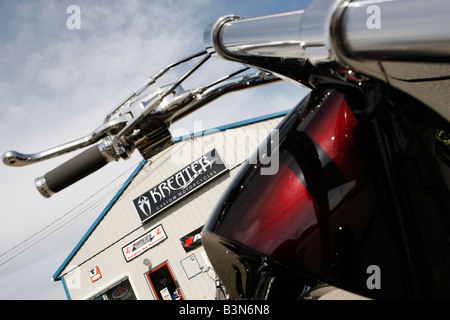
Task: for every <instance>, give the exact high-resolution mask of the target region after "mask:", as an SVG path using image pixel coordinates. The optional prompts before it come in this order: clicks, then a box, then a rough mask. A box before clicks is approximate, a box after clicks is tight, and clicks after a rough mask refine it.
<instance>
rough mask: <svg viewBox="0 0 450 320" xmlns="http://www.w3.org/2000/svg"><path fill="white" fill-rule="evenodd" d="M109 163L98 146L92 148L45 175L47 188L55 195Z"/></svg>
mask: <svg viewBox="0 0 450 320" xmlns="http://www.w3.org/2000/svg"><path fill="white" fill-rule="evenodd" d="M107 163H108V161H107V160H106V159H105V157H104V156H103V155H102V154H101V152H100V150H99V148H98V146H97V145H95V146H93V147H90V148H89V149H87V150H86V151H83V152H82V153H80V154H79V155H77V156H75V157H73V158H72V159H70V160H69V161H67V162H65V163H63V164H62V165H60V166H59V167H57V168H55V169H53V170H52V171H50V172H47V173H46V174H45V175H44V179H45V181H46V184H47V187H48V189H49V190H51V191H52V192H53V193H56V192H59V191H61V190H63V189H65V188H67V187H68V186H70V185H72V184H73V183H75V182H77V181H79V180H81V179H83V178H85V177H87V176H88V175H90V174H91V173H93V172H95V171H97V170H98V169H100V168H102V167H103V166H105V165H106V164H107Z"/></svg>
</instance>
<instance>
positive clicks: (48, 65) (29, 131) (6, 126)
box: [0, 0, 309, 299]
mask: <svg viewBox="0 0 450 320" xmlns="http://www.w3.org/2000/svg"><path fill="white" fill-rule="evenodd" d="M308 2H309V1H303V0H298V1H290V0H281V1H275V0H272V1H269V0H248V1H242V0H241V1H235V0H232V1H219V0H190V1H181V0H179V1H170V0H165V1H151V0H147V1H144V0H135V1H128V0H127V1H73V0H71V1H30V0H22V1H13V0H2V1H1V2H0V21H1V27H0V43H1V48H2V50H1V52H0V65H1V66H2V70H1V72H0V136H1V137H2V139H1V140H0V152H1V153H3V152H5V151H8V150H17V151H19V152H23V153H34V152H39V151H42V150H45V149H48V148H51V147H54V146H57V145H60V144H62V143H65V142H68V141H71V140H74V139H76V138H79V137H81V136H84V135H86V134H88V133H90V132H91V131H92V130H93V129H94V128H96V127H97V126H99V125H100V124H101V122H102V121H103V119H104V116H105V115H106V113H108V112H109V111H111V110H112V109H113V108H114V107H115V106H116V105H117V103H119V102H120V101H121V100H122V99H123V98H124V97H125V96H126V95H128V94H129V93H131V92H132V91H133V90H135V89H137V88H138V87H139V86H140V85H141V84H142V83H143V82H144V81H146V80H147V79H148V77H149V76H151V75H153V74H154V73H156V72H157V71H159V70H160V69H161V68H163V67H164V66H165V65H167V64H169V63H171V62H173V61H176V60H178V59H180V58H182V57H185V56H188V55H190V54H192V53H195V52H198V51H200V50H203V48H204V47H203V30H204V28H205V27H206V26H207V25H208V24H209V23H211V22H213V21H215V20H216V19H217V18H218V17H220V16H223V15H226V14H230V13H233V14H239V15H245V16H258V15H264V14H269V13H277V12H283V11H287V10H293V9H299V8H304V7H305V6H306V4H307V3H308ZM70 5H77V6H78V7H79V8H80V13H81V14H80V19H81V28H80V29H79V30H76V29H75V30H70V29H68V28H67V25H66V22H67V19H68V18H69V16H70V14H68V13H67V12H66V10H67V7H69V6H70ZM230 64H231V63H227V62H224V61H220V60H219V59H217V61H214V62H213V63H212V66H211V67H210V68H209V69H206V74H203V75H199V78H197V79H196V80H197V81H198V82H200V83H201V80H202V79H203V78H202V77H203V76H205V77H207V76H208V75H211V74H212V73H217V74H218V75H219V76H220V75H221V72H222V70H228V69H227V68H229V67H230ZM231 67H234V66H233V65H232V66H231ZM237 67H239V66H237ZM224 72H225V71H224ZM210 73H211V74H210ZM205 79H206V78H205ZM306 92H307V90H305V89H303V88H300V87H297V86H294V85H293V84H290V83H281V84H275V85H272V86H270V87H263V88H257V89H253V90H250V91H246V92H242V93H234V94H232V95H228V96H225V97H224V98H222V99H220V100H219V101H217V102H214V103H212V104H211V105H210V106H207V107H205V108H204V109H202V110H200V111H198V112H196V113H194V114H193V115H191V116H189V118H186V119H183V120H182V121H180V122H179V123H176V124H175V125H174V126H173V130H181V129H183V130H185V131H190V130H192V129H193V125H194V124H193V122H194V120H201V121H202V126H203V129H207V128H211V127H215V126H218V125H222V124H227V123H231V122H234V121H238V120H242V119H246V118H250V117H254V116H258V115H263V114H267V113H272V112H275V111H280V110H286V109H289V108H291V107H293V106H294V105H295V104H296V103H297V102H298V101H299V100H300V99H301V98H302V97H303V96H304V94H306ZM219 115H220V116H219ZM72 156H73V154H71V155H67V156H63V157H59V158H56V159H53V160H49V161H46V162H42V163H39V164H35V165H32V166H29V167H21V168H11V167H7V166H5V165H3V164H0V176H1V177H2V183H1V184H0V185H1V186H0V188H1V190H0V194H1V200H2V210H1V213H0V226H1V228H2V230H1V240H0V255H1V256H0V287H1V288H2V290H0V299H66V296H65V293H64V291H63V287H62V285H61V283H59V282H57V283H55V282H53V281H51V280H50V277H51V276H52V275H53V273H54V272H55V271H56V270H57V269H58V267H59V266H60V264H61V263H62V262H63V260H64V259H65V257H66V256H67V255H68V254H69V253H70V251H71V250H72V249H73V247H74V246H75V245H76V243H77V242H78V240H79V239H80V238H81V237H82V235H83V234H84V233H85V232H86V230H87V229H88V228H89V226H90V225H91V224H92V222H93V221H94V220H95V218H96V217H97V216H98V215H99V214H100V213H101V211H102V210H103V208H104V207H105V206H106V204H107V202H108V201H109V200H110V199H111V198H112V197H113V195H114V193H115V191H117V190H118V189H119V188H120V186H121V184H122V183H123V182H124V181H125V180H126V178H127V177H128V176H129V175H130V174H131V172H132V170H133V168H134V167H135V166H136V165H137V164H138V163H139V161H140V160H141V157H140V155H139V154H135V155H133V157H132V158H131V159H130V160H128V161H119V162H117V163H111V164H109V165H108V166H107V167H106V168H104V169H102V170H101V171H100V172H97V173H95V174H93V175H91V176H90V177H88V178H86V179H85V180H83V181H81V182H79V183H77V184H76V185H74V186H71V187H69V188H68V189H66V190H64V191H62V192H61V193H59V194H57V195H55V196H54V197H52V198H50V199H44V198H43V197H41V196H40V195H39V194H38V192H37V191H36V190H35V188H34V179H35V178H36V177H39V176H42V175H43V174H45V173H46V172H48V171H49V170H51V169H53V168H54V167H56V166H57V165H59V164H60V163H62V162H63V161H66V160H67V159H69V158H71V157H72ZM105 186H106V187H105ZM99 190H101V191H99ZM96 192H99V193H97V194H96ZM57 219H59V220H57ZM54 221H57V223H55V224H52V225H50V226H49V227H47V228H46V226H48V225H49V224H51V223H52V222H54ZM63 224H65V226H64V227H62V228H59V227H58V226H60V225H63ZM40 230H43V231H42V232H39V231H40ZM37 232H39V233H38V234H37V235H36V236H33V235H34V234H36V233H37ZM27 239H28V240H27ZM25 240H26V241H25ZM23 241H25V242H23ZM22 242H23V243H22ZM21 243H22V244H21ZM9 259H10V260H9ZM7 260H9V261H8V262H6V261H7Z"/></svg>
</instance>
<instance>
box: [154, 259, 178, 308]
mask: <svg viewBox="0 0 450 320" xmlns="http://www.w3.org/2000/svg"><path fill="white" fill-rule="evenodd" d="M146 276H147V279H148V282H149V283H150V286H151V287H152V290H153V293H154V294H155V296H156V298H157V299H158V300H184V297H183V294H182V293H181V289H180V287H179V286H178V283H177V281H176V280H175V277H174V276H173V273H172V270H170V267H169V264H168V263H167V262H164V263H163V264H161V265H159V266H157V267H156V268H154V269H153V270H152V271H150V272H148V273H146Z"/></svg>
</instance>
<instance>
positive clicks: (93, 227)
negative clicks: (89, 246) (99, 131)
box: [53, 159, 147, 281]
mask: <svg viewBox="0 0 450 320" xmlns="http://www.w3.org/2000/svg"><path fill="white" fill-rule="evenodd" d="M146 162H147V161H146V160H145V159H144V160H142V161H141V162H140V163H139V165H138V166H137V167H136V169H134V171H133V173H132V174H131V175H130V177H129V178H128V179H127V181H125V183H124V184H123V186H122V188H120V190H119V191H118V192H117V193H116V195H115V196H114V197H113V198H112V199H111V201H110V202H109V203H108V205H107V206H106V208H105V209H103V211H102V213H101V214H100V215H99V216H98V218H97V219H96V220H95V221H94V223H93V224H92V226H91V227H90V228H89V230H88V231H87V232H86V233H85V234H84V236H83V237H82V238H81V240H80V241H79V242H78V243H77V245H76V246H75V248H74V249H73V250H72V252H71V253H70V254H69V256H68V257H67V258H66V260H64V262H63V263H62V264H61V266H60V267H59V269H58V270H56V272H55V274H54V275H53V281H57V280H60V279H59V276H60V274H61V272H62V271H63V270H64V268H65V267H66V266H67V264H68V263H69V262H70V260H72V258H73V257H74V255H75V254H76V253H77V252H78V250H79V249H80V248H81V246H82V245H83V243H84V242H85V241H86V239H87V238H88V237H89V236H90V235H91V233H92V232H93V231H94V229H95V228H96V227H97V226H98V224H99V223H100V221H101V220H102V219H103V217H104V216H105V215H106V214H107V213H108V211H109V210H110V209H111V208H112V206H113V205H114V204H115V203H116V201H117V200H118V199H119V197H120V196H121V195H122V193H123V192H124V191H125V189H126V188H127V187H128V185H129V184H130V183H131V181H133V179H134V177H136V175H137V174H138V173H139V171H141V169H142V168H143V167H144V165H145V163H146Z"/></svg>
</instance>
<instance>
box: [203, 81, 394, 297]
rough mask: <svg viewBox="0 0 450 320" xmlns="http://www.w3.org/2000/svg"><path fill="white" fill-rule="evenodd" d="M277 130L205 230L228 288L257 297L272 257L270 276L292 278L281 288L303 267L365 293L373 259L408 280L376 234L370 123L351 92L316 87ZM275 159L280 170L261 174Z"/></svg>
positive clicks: (303, 272)
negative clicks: (360, 117)
mask: <svg viewBox="0 0 450 320" xmlns="http://www.w3.org/2000/svg"><path fill="white" fill-rule="evenodd" d="M276 131H277V132H278V133H279V136H278V142H279V143H278V144H277V143H276V141H274V140H276V139H274V138H273V137H274V136H272V137H271V139H269V140H271V141H270V142H268V145H267V146H268V152H266V153H265V154H264V155H262V156H261V157H260V158H259V160H260V161H259V162H258V163H256V164H252V163H247V164H246V165H245V167H244V168H242V170H241V171H240V173H239V175H238V176H237V177H236V179H235V180H234V182H233V184H232V185H231V186H230V188H229V189H228V190H227V191H226V193H225V195H224V196H223V199H222V201H221V203H220V205H219V206H218V207H217V208H216V210H215V212H214V213H213V214H212V215H211V217H210V219H209V221H208V223H207V224H206V225H205V228H204V231H203V245H204V247H205V250H206V252H207V254H208V256H209V258H210V260H211V263H212V264H213V266H214V269H215V271H216V272H217V274H218V275H219V277H220V279H221V280H222V281H223V282H224V284H225V286H226V287H227V289H228V290H229V291H230V295H231V296H232V297H234V298H238V297H240V298H243V297H244V298H255V293H256V292H257V291H258V290H260V287H261V282H264V281H263V280H261V277H263V276H262V273H261V269H262V268H264V266H268V265H270V266H271V267H270V274H271V277H276V276H281V277H285V279H284V284H282V285H281V287H283V288H284V289H283V290H288V289H289V288H288V287H289V283H295V281H297V280H299V278H298V277H297V276H296V275H298V276H299V277H300V278H302V279H303V280H304V281H308V280H307V279H320V280H321V281H324V282H327V283H330V284H335V285H339V286H340V287H344V288H348V289H351V290H352V291H356V292H360V293H363V294H364V293H366V292H368V290H367V285H366V280H367V274H366V272H367V269H368V267H369V266H371V265H377V266H378V267H381V268H383V266H384V264H385V263H389V264H390V266H389V271H388V270H387V269H388V268H387V267H386V272H385V273H384V274H383V276H384V277H386V278H391V277H398V279H400V278H401V271H400V268H397V267H396V266H399V263H397V262H396V260H397V259H398V258H397V257H398V254H397V252H396V248H395V246H394V245H392V243H391V241H390V237H389V236H381V234H380V235H377V232H379V231H380V230H384V229H383V228H385V224H384V221H383V220H381V219H379V217H378V215H377V214H376V213H377V211H378V210H379V206H378V204H377V201H376V199H375V196H374V194H375V192H374V185H373V183H372V182H371V178H370V177H371V174H372V173H371V170H370V166H369V164H368V161H367V157H366V152H365V149H366V148H367V145H366V144H365V137H364V130H361V126H360V125H359V123H358V121H357V119H356V117H355V116H354V114H353V112H352V110H351V109H350V107H349V105H348V103H347V100H346V98H345V96H344V95H343V94H342V93H340V92H339V91H337V90H324V91H320V92H313V94H311V95H310V96H308V97H306V98H305V99H304V100H303V101H302V102H301V103H300V104H299V105H298V106H297V107H296V108H295V109H294V110H293V111H292V112H291V113H290V114H289V115H288V116H286V118H285V119H284V121H283V122H282V123H281V124H280V125H279V126H278V127H277V129H276ZM264 157H265V159H264ZM267 158H271V160H272V161H271V163H270V166H271V168H276V169H277V170H272V174H263V171H264V170H263V169H267V168H268V166H269V165H267V163H269V161H267V160H268V159H267ZM275 162H277V163H275ZM262 163H266V165H263V164H262ZM384 234H385V232H383V235H384ZM374 241H375V242H374ZM376 241H378V242H376ZM374 243H376V244H377V246H374V245H373V244H374ZM380 245H381V246H380ZM379 248H383V250H381V251H382V252H380V249H379ZM364 251H366V252H367V251H371V253H370V254H369V255H367V254H362V253H363V252H364ZM372 258H373V259H372ZM367 259H369V260H367ZM370 259H372V260H370ZM364 260H365V261H364ZM387 260H391V261H390V262H387ZM393 262H394V263H393ZM393 265H394V267H392V266H393ZM291 273H292V276H287V275H288V274H291ZM266 276H267V272H266ZM269 278H270V277H269ZM300 282H301V281H300V280H299V283H300ZM384 283H387V281H385V282H384ZM266 285H268V284H266ZM388 286H389V285H388ZM386 289H388V290H391V291H395V290H396V289H395V288H386ZM294 291H295V290H294ZM293 294H294V295H295V294H297V293H295V292H294V293H293ZM394 296H395V294H394Z"/></svg>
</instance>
